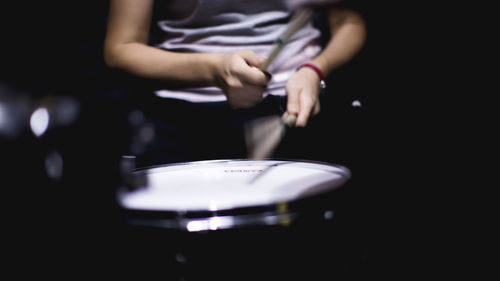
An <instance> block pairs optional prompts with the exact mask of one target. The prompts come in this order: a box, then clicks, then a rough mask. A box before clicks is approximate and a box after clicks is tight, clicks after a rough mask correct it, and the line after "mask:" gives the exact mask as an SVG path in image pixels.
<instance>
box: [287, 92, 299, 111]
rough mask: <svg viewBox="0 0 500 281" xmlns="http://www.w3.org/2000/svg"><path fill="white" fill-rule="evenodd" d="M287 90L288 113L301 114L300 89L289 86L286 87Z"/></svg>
mask: <svg viewBox="0 0 500 281" xmlns="http://www.w3.org/2000/svg"><path fill="white" fill-rule="evenodd" d="M286 92H287V99H288V100H287V104H286V111H287V113H288V114H295V115H297V114H299V109H300V99H299V96H300V92H301V90H300V89H296V88H290V87H287V89H286Z"/></svg>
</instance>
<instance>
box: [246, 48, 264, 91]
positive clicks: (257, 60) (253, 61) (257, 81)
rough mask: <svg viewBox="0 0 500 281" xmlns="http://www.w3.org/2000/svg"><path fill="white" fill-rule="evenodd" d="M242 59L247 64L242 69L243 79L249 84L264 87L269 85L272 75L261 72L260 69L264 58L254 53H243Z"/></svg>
mask: <svg viewBox="0 0 500 281" xmlns="http://www.w3.org/2000/svg"><path fill="white" fill-rule="evenodd" d="M240 55H241V57H242V58H243V59H244V60H245V62H246V63H247V65H246V66H243V67H242V71H241V73H240V74H241V78H242V80H244V81H245V82H247V83H251V84H254V85H259V86H264V85H267V83H269V80H270V75H268V74H266V73H264V72H263V71H261V70H260V69H259V68H258V67H259V66H260V65H261V64H262V63H263V62H264V60H265V59H264V58H263V57H262V56H259V55H257V54H255V53H253V52H250V51H247V52H242V53H241V54H240Z"/></svg>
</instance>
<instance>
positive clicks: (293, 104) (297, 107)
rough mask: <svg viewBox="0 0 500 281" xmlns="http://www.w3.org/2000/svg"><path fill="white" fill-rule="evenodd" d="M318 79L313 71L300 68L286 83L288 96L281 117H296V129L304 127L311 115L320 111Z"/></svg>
mask: <svg viewBox="0 0 500 281" xmlns="http://www.w3.org/2000/svg"><path fill="white" fill-rule="evenodd" d="M319 83H320V78H319V77H318V74H316V72H314V70H312V69H309V68H307V67H303V68H300V69H299V70H298V71H297V72H296V73H295V74H294V75H293V76H292V77H291V78H290V79H289V80H288V82H287V84H286V91H287V95H288V103H287V111H286V112H285V114H284V115H283V118H286V116H287V115H288V114H295V115H297V121H296V122H295V126H296V127H305V126H306V125H307V121H308V120H309V117H310V116H311V115H316V114H318V113H319V111H320V104H319V91H320V87H319Z"/></svg>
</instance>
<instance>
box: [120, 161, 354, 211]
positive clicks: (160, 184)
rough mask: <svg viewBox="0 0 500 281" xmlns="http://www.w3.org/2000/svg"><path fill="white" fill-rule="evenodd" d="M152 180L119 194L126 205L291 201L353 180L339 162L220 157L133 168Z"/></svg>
mask: <svg viewBox="0 0 500 281" xmlns="http://www.w3.org/2000/svg"><path fill="white" fill-rule="evenodd" d="M133 173H135V174H141V175H142V176H145V177H146V179H147V181H146V182H147V183H146V184H145V186H142V187H140V188H138V189H137V190H135V191H126V192H119V193H118V201H119V203H120V204H121V205H122V207H124V208H125V209H129V210H145V211H176V212H187V211H218V210H228V209H234V208H243V207H254V206H263V205H269V204H276V203H280V202H291V201H294V200H298V199H301V198H306V197H309V196H312V195H316V194H320V193H322V192H327V191H330V190H334V189H336V188H338V187H340V186H341V185H343V184H344V183H345V182H346V181H347V180H348V179H349V178H350V172H349V170H348V169H346V168H345V167H342V166H338V165H331V164H327V163H319V162H305V161H281V160H262V161H252V160H217V161H199V162H188V163H182V164H174V165H165V166H159V167H153V168H150V169H145V170H138V171H135V172H133Z"/></svg>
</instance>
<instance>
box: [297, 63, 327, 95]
mask: <svg viewBox="0 0 500 281" xmlns="http://www.w3.org/2000/svg"><path fill="white" fill-rule="evenodd" d="M301 68H308V69H310V70H312V71H314V72H315V73H316V75H317V76H318V78H319V87H320V93H324V90H325V89H326V81H325V80H326V77H325V74H324V73H323V71H322V70H321V69H320V68H319V67H317V66H316V65H315V64H313V63H304V64H302V65H301V66H300V67H299V68H298V69H301Z"/></svg>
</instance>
